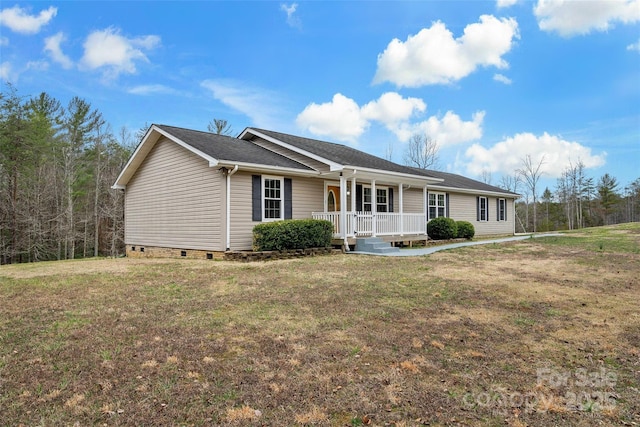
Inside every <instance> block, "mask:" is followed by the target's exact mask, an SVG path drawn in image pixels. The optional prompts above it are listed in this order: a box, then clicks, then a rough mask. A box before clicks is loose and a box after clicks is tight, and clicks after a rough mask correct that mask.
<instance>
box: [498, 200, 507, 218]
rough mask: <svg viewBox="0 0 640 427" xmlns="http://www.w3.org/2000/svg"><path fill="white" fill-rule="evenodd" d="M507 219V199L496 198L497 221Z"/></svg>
mask: <svg viewBox="0 0 640 427" xmlns="http://www.w3.org/2000/svg"><path fill="white" fill-rule="evenodd" d="M506 220H507V201H506V200H505V199H498V221H506Z"/></svg>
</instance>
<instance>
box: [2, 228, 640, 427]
mask: <svg viewBox="0 0 640 427" xmlns="http://www.w3.org/2000/svg"><path fill="white" fill-rule="evenodd" d="M639 301H640V224H633V225H630V224H627V225H622V226H616V227H602V228H597V229H587V230H583V231H580V232H573V233H567V234H566V236H562V237H549V238H540V239H530V240H525V241H521V242H512V243H504V244H488V245H482V246H473V247H468V248H462V249H457V250H452V251H445V252H439V253H436V254H433V255H429V256H425V257H409V258H392V257H389V258H382V257H369V256H357V255H335V256H324V257H315V258H308V259H296V260H286V261H272V262H266V263H252V264H241V263H231V262H220V261H195V260H134V259H118V260H112V259H94V260H82V261H65V262H54V263H38V264H29V265H13V266H3V267H0V420H2V421H0V423H1V424H3V425H38V426H40V425H43V426H58V425H78V426H85V425H106V426H117V425H196V426H199V425H207V426H208V425H268V426H280V425H330V426H359V425H377V426H383V425H396V426H413V425H431V426H439V425H441V426H445V425H495V426H504V425H509V426H525V425H529V426H542V425H545V426H547V425H558V426H565V425H574V426H592V425H639V424H640V415H639V414H640V391H639V389H640V307H639Z"/></svg>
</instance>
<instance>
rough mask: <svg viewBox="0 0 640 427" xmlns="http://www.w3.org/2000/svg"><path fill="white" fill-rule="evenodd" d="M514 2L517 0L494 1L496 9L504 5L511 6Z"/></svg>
mask: <svg viewBox="0 0 640 427" xmlns="http://www.w3.org/2000/svg"><path fill="white" fill-rule="evenodd" d="M516 3H518V0H498V1H497V2H496V6H497V7H498V9H502V8H505V7H511V6H513V5H514V4H516Z"/></svg>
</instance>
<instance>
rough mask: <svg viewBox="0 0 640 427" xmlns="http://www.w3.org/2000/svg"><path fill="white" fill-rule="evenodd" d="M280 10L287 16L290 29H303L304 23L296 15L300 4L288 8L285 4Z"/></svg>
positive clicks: (293, 4) (292, 4)
mask: <svg viewBox="0 0 640 427" xmlns="http://www.w3.org/2000/svg"><path fill="white" fill-rule="evenodd" d="M280 10H282V11H283V12H284V13H286V14H287V24H289V26H290V27H294V28H301V27H302V21H300V18H299V17H298V15H296V10H298V3H291V5H288V6H287V5H286V4H285V3H282V4H281V5H280Z"/></svg>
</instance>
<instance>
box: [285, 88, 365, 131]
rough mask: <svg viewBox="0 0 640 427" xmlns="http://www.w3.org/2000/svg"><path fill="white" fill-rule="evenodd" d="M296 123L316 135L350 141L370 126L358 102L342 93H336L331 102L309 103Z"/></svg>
mask: <svg viewBox="0 0 640 427" xmlns="http://www.w3.org/2000/svg"><path fill="white" fill-rule="evenodd" d="M296 123H297V124H298V126H300V127H302V128H304V129H307V130H309V131H310V132H311V133H313V134H315V135H322V136H329V137H332V138H335V139H338V140H340V141H348V142H355V141H356V140H357V139H358V137H359V136H360V135H362V134H363V133H364V131H365V130H366V129H367V127H369V122H368V121H367V120H366V119H365V118H364V117H363V115H362V112H361V111H360V107H359V106H358V104H357V103H356V102H355V101H354V100H353V99H351V98H347V97H346V96H344V95H342V94H340V93H336V94H335V95H334V96H333V99H332V100H331V102H325V103H323V104H316V103H311V104H309V105H307V107H306V108H305V109H304V110H303V111H302V112H301V113H300V114H298V117H297V118H296Z"/></svg>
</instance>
